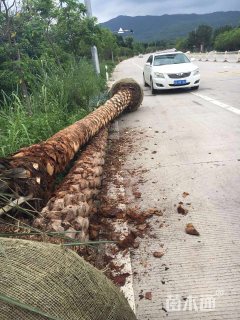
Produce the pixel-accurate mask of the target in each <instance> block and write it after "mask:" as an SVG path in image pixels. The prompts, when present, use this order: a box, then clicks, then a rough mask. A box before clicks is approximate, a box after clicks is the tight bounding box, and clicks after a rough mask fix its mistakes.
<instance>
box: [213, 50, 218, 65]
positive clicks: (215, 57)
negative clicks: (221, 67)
mask: <svg viewBox="0 0 240 320" xmlns="http://www.w3.org/2000/svg"><path fill="white" fill-rule="evenodd" d="M213 62H217V51H215V52H214V59H213Z"/></svg>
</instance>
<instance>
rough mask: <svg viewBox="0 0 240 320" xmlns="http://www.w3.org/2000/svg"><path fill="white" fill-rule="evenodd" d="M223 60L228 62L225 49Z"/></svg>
mask: <svg viewBox="0 0 240 320" xmlns="http://www.w3.org/2000/svg"><path fill="white" fill-rule="evenodd" d="M223 62H228V61H227V51H225V53H224V60H223Z"/></svg>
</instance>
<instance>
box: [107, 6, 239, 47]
mask: <svg viewBox="0 0 240 320" xmlns="http://www.w3.org/2000/svg"><path fill="white" fill-rule="evenodd" d="M200 24H207V25H210V26H212V27H213V28H217V27H220V26H224V25H232V26H233V27H234V26H238V25H240V11H228V12H213V13H208V14H172V15H168V14H164V15H162V16H137V17H129V16H118V17H116V18H114V19H111V20H109V21H107V22H104V23H101V25H102V26H103V27H106V28H108V29H110V30H111V31H112V32H117V31H118V30H119V28H123V29H127V30H130V29H132V30H133V36H134V38H135V39H136V40H138V41H145V42H149V41H155V40H171V39H173V40H174V39H176V38H179V37H185V36H187V35H188V33H189V32H190V31H193V30H194V29H195V28H197V27H198V26H199V25H200ZM125 35H131V34H130V33H125Z"/></svg>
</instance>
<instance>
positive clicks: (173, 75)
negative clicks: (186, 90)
mask: <svg viewBox="0 0 240 320" xmlns="http://www.w3.org/2000/svg"><path fill="white" fill-rule="evenodd" d="M190 74H191V72H180V73H169V74H168V76H169V78H171V79H182V78H187V77H189V76H190Z"/></svg>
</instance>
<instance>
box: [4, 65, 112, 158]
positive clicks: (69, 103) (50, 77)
mask: <svg viewBox="0 0 240 320" xmlns="http://www.w3.org/2000/svg"><path fill="white" fill-rule="evenodd" d="M38 70H39V71H38V74H36V75H35V76H34V81H33V82H32V83H31V87H30V90H29V91H30V92H31V94H30V95H29V97H28V99H24V98H19V96H18V94H17V93H13V94H12V95H11V96H6V95H5V96H4V99H3V101H2V103H1V105H0V156H3V157H5V156H8V155H9V154H12V153H14V152H15V151H17V150H18V149H19V148H21V147H23V146H28V145H31V144H33V143H37V142H39V141H42V140H46V139H47V138H49V137H50V136H52V135H53V134H54V133H56V132H58V131H59V130H61V129H63V128H64V127H66V126H68V125H70V124H72V123H74V122H75V121H77V120H80V119H81V118H83V117H84V116H86V115H87V114H88V113H89V112H90V111H92V110H93V109H94V108H95V107H97V106H98V105H100V104H102V103H103V102H104V101H105V100H106V98H107V94H106V83H105V79H104V73H103V76H97V75H96V74H95V72H94V70H93V68H92V65H91V63H89V62H88V61H85V60H82V61H80V62H79V63H77V62H71V63H69V64H68V66H67V67H66V66H65V67H64V68H62V67H59V66H57V65H47V64H46V63H45V64H44V67H43V66H42V67H41V68H39V69H38Z"/></svg>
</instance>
